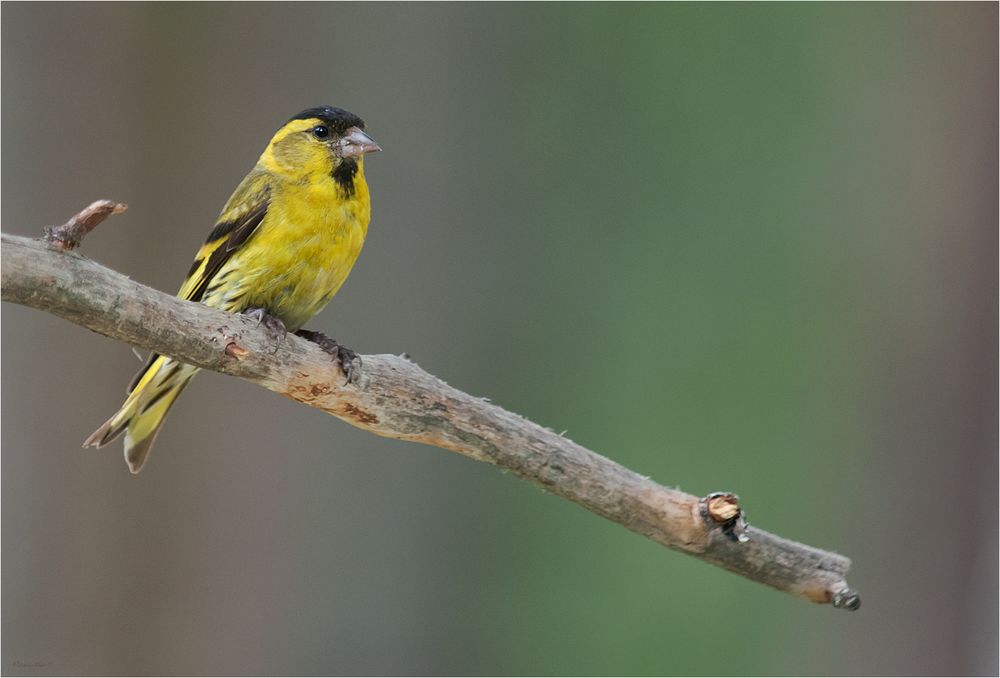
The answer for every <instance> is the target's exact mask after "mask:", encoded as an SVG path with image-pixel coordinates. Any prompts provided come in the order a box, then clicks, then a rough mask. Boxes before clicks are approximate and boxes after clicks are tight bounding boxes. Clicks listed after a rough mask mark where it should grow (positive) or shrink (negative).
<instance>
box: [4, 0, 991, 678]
mask: <svg viewBox="0 0 1000 678" xmlns="http://www.w3.org/2000/svg"><path fill="white" fill-rule="evenodd" d="M2 19H3V21H2V78H3V95H4V96H3V99H4V105H3V108H2V113H0V117H2V125H3V142H4V143H3V157H2V172H3V175H2V182H3V229H4V231H5V232H11V233H18V234H23V235H35V234H38V233H39V229H40V228H41V227H42V226H44V225H46V224H53V223H62V222H63V221H64V220H65V219H66V218H67V217H68V216H70V215H71V214H73V213H74V212H76V211H77V210H78V209H79V208H81V207H83V206H84V205H86V204H88V203H89V202H90V201H91V200H94V199H97V198H114V199H118V200H124V201H126V202H128V203H129V205H130V209H129V211H128V213H127V214H126V215H124V216H120V217H115V218H113V219H111V220H110V221H109V222H107V223H106V224H105V225H103V226H102V227H100V228H99V229H97V231H96V232H95V233H94V234H93V235H91V236H90V237H89V238H88V239H87V241H86V242H85V244H84V247H83V253H84V254H85V255H86V256H88V257H91V258H93V259H95V260H97V261H99V262H101V263H103V264H106V265H108V266H110V267H112V268H114V269H117V270H119V271H122V272H124V273H126V274H128V275H129V276H131V277H133V278H135V279H136V280H139V281H141V282H143V283H146V284H149V285H152V286H154V287H157V288H159V289H163V290H167V291H170V292H173V291H175V290H176V289H177V286H178V284H179V282H180V280H181V278H182V277H183V275H184V273H185V271H186V270H187V268H188V266H189V264H190V261H191V259H192V257H193V255H194V252H195V251H196V249H197V247H198V245H199V244H200V243H201V242H202V240H203V239H204V237H205V235H206V234H207V232H208V230H209V229H210V228H211V227H212V225H213V223H214V219H215V217H216V215H217V214H218V211H219V210H220V208H221V207H222V205H223V203H224V202H225V200H226V199H227V197H228V196H229V193H230V192H231V191H232V189H233V188H234V187H235V185H236V184H237V182H238V181H239V180H240V179H241V178H242V176H243V175H244V174H245V173H246V171H247V170H248V169H249V168H250V167H251V166H252V165H253V163H254V162H255V160H256V158H257V156H258V155H259V153H260V152H261V150H262V149H263V147H264V145H265V144H266V142H267V140H268V139H269V137H270V135H271V134H272V133H273V131H274V130H275V129H277V128H278V127H279V126H280V125H281V124H282V123H283V122H284V121H285V120H286V119H287V118H288V117H290V116H291V115H293V114H295V113H297V112H298V111H299V110H301V109H304V108H307V107H311V106H315V105H319V104H333V105H337V106H342V107H345V108H348V109H349V110H351V111H354V112H356V113H358V114H360V115H362V116H363V117H364V118H365V119H366V121H367V123H368V127H369V129H370V131H371V132H372V135H373V136H374V137H375V138H376V139H377V140H378V142H379V143H380V144H381V145H382V147H383V148H384V149H385V152H384V153H381V154H379V155H377V156H373V157H372V158H370V160H369V162H368V163H367V174H368V178H369V183H370V185H371V189H372V195H373V220H372V224H371V229H370V231H369V237H368V242H367V246H366V248H365V251H364V253H363V254H362V256H361V258H360V260H359V262H358V264H357V266H356V267H355V270H354V273H353V275H352V276H351V278H350V279H349V280H348V282H347V284H346V285H345V287H344V288H343V290H342V291H341V293H340V294H339V295H338V297H337V298H336V299H335V300H334V302H333V303H332V304H331V305H330V307H329V308H328V309H327V310H326V311H324V312H323V313H322V314H321V315H320V316H318V317H317V318H316V319H315V320H314V321H313V322H312V323H311V325H310V326H311V327H313V328H314V329H320V330H324V331H326V332H327V333H329V334H330V335H331V336H335V337H337V338H338V339H340V340H342V341H343V342H344V343H345V344H346V345H348V346H351V347H353V348H355V349H357V350H359V351H363V352H366V353H376V352H391V353H400V352H403V351H406V352H409V353H410V354H411V355H412V356H413V357H414V359H415V360H416V361H417V362H418V363H420V365H422V366H423V367H424V368H425V369H427V370H429V371H430V372H432V373H434V374H436V375H438V376H440V377H442V378H444V379H445V380H447V381H448V382H449V383H451V384H453V385H455V386H457V387H459V388H461V389H463V390H465V391H468V392H470V393H473V394H476V395H483V396H488V397H489V398H491V399H492V400H493V401H495V402H497V403H499V404H501V405H503V406H505V407H507V408H508V409H511V410H513V411H515V412H518V413H520V414H523V415H525V416H527V417H529V418H530V419H533V420H534V421H536V422H539V423H541V424H543V425H546V426H549V427H551V428H553V429H555V430H557V431H562V430H564V429H565V430H567V431H568V433H567V435H568V436H570V437H571V438H573V439H574V440H576V441H577V442H579V443H581V444H583V445H586V446H588V447H590V448H591V449H593V450H596V451H598V452H601V453H603V454H605V455H607V456H610V457H612V458H613V459H615V460H617V461H619V462H621V463H623V464H625V465H626V466H628V467H630V468H632V469H634V470H636V471H638V472H640V473H642V474H645V475H649V476H652V478H654V479H655V480H657V481H659V482H661V483H664V484H667V485H671V486H675V485H676V486H679V487H681V488H682V489H684V490H687V491H689V492H692V493H695V494H704V493H706V492H708V491H712V490H719V489H726V490H733V491H735V492H738V493H739V494H740V495H741V497H742V498H743V502H744V504H745V507H746V508H747V510H748V512H749V518H750V521H751V523H752V524H754V525H757V526H758V527H761V528H764V529H768V530H771V531H774V532H777V533H779V534H781V535H783V536H786V537H790V538H794V539H798V540H801V541H805V542H807V543H809V544H813V545H816V546H819V547H823V548H827V549H831V550H836V551H839V552H842V553H845V554H847V555H849V556H850V557H851V558H852V559H853V561H854V567H853V569H852V572H851V575H850V581H851V583H852V584H853V585H854V586H855V587H856V588H857V589H858V590H859V591H860V592H861V593H862V596H863V601H864V602H863V607H862V609H861V610H860V611H859V612H857V613H854V614H851V613H846V612H842V611H838V610H834V609H832V608H829V607H819V606H814V605H810V604H807V603H804V602H802V601H800V600H797V599H795V598H792V597H790V596H788V595H785V594H781V593H778V592H775V591H772V590H769V589H766V588H763V587H761V586H759V585H756V584H753V583H750V582H748V581H745V580H743V579H740V578H738V577H736V576H734V575H732V574H729V573H726V572H723V571H721V570H718V569H716V568H713V567H711V566H708V565H705V564H703V563H701V562H698V561H696V560H694V559H691V558H689V557H687V556H684V555H680V554H677V553H674V552H671V551H669V550H666V549H664V548H662V547H660V546H658V545H656V544H654V543H652V542H650V541H647V540H645V539H643V538H641V537H639V536H637V535H635V534H632V533H630V532H628V531H626V530H625V529H623V528H621V527H619V526H618V525H614V524H612V523H609V522H606V521H604V520H603V519H601V518H598V517H596V516H594V515H592V514H590V513H588V512H586V511H584V510H582V509H580V508H579V507H577V506H575V505H573V504H571V503H569V502H567V501H565V500H562V499H559V498H556V497H553V496H551V495H547V494H545V493H544V492H542V491H540V490H538V489H536V488H534V487H532V486H529V485H527V484H526V483H524V482H521V481H518V480H517V479H515V478H513V477H511V476H507V475H504V474H502V473H500V472H498V471H497V469H495V468H492V467H489V466H486V465H483V464H477V463H475V462H472V461H470V460H468V459H465V458H462V457H460V456H457V455H455V454H451V453H447V452H444V451H441V450H437V449H432V448H427V447H421V446H417V445H413V444H408V443H403V442H398V441H393V440H384V439H380V438H376V437H374V436H372V435H369V434H365V433H363V432H360V431H358V430H355V429H353V428H351V427H350V426H348V425H347V424H344V423H342V422H340V421H338V420H336V419H333V418H331V417H329V416H327V415H324V414H322V413H320V412H318V411H316V410H311V409H309V408H306V407H303V406H300V405H296V404H294V403H292V402H291V401H289V400H286V399H284V398H281V397H279V396H277V395H275V394H272V393H269V392H267V391H264V390H262V389H260V388H257V387H254V386H252V385H250V384H247V383H243V382H240V381H237V380H234V379H231V378H225V377H222V376H219V375H216V374H203V375H201V376H200V377H198V379H196V380H195V381H194V383H193V384H192V386H191V388H189V389H188V390H187V391H186V392H185V394H184V397H183V398H181V400H180V401H179V403H178V405H177V406H176V407H175V408H174V410H173V412H172V414H171V417H170V420H169V421H168V423H167V425H166V426H165V427H164V430H163V433H162V435H161V436H160V439H159V442H158V444H157V447H156V449H155V451H154V453H153V455H152V457H151V460H150V463H149V464H148V465H147V466H146V468H145V470H144V471H143V473H142V474H141V475H140V476H137V477H132V476H130V475H129V473H128V471H127V470H126V467H125V464H124V462H123V460H122V456H121V447H120V445H119V444H116V445H115V446H114V447H112V448H107V449H104V450H100V451H97V450H87V451H81V450H80V449H79V448H80V443H81V442H82V441H83V439H84V438H85V437H86V436H87V435H88V434H90V433H91V432H92V431H93V430H94V429H95V428H96V427H97V426H98V425H99V424H100V423H101V422H103V421H104V420H105V419H106V418H107V417H108V416H109V415H110V414H111V413H112V412H113V411H114V410H115V409H116V408H117V407H118V405H119V404H120V402H121V399H122V396H123V391H124V388H125V385H126V383H127V382H128V381H129V379H130V378H131V376H132V374H133V372H134V371H135V370H136V369H137V368H138V367H139V363H138V361H137V360H136V358H135V357H134V356H133V355H132V353H131V351H130V350H129V347H128V346H125V345H123V344H120V343H116V342H113V341H110V340H107V339H104V338H102V337H100V336H98V335H96V334H92V333H90V332H88V331H86V330H83V329H81V328H79V327H77V326H75V325H71V324H69V323H67V322H65V321H62V320H58V319H56V318H55V317H52V316H49V315H47V314H45V313H42V312H39V311H34V310H29V309H25V308H21V307H16V306H12V305H8V304H5V305H4V307H3V314H2V319H3V330H2V340H3V354H2V369H3V381H2V408H3V409H2V444H3V457H2V460H3V461H2V463H3V467H2V471H3V474H2V478H3V479H2V490H3V498H2V509H3V513H2V528H3V558H2V567H3V573H2V574H3V603H2V611H3V627H2V631H3V640H2V654H3V668H2V670H3V672H4V673H6V674H8V675H38V674H39V673H52V674H111V675H128V674H136V675H147V674H181V675H183V674H251V675H260V674H344V673H347V674H362V675H367V674H399V673H403V674H515V675H520V674H584V675H591V674H641V675H650V674H695V675H698V674H741V675H754V674H804V675H810V674H818V675H841V674H845V675H852V674H890V675H895V674H921V675H922V674H996V672H997V670H998V666H997V527H996V501H997V476H998V469H997V407H998V403H997V367H998V366H997V233H998V228H997V143H998V139H997V33H996V25H997V5H996V4H995V3H977V4H957V3H956V4H931V3H918V4H821V5H813V4H810V5H796V4H740V5H730V4H642V5H623V4H614V5H611V4H587V5H575V4H557V5H522V4H501V5H492V4H476V5H457V4H438V5H420V4H406V5H402V4H392V3H380V4H371V5H366V4H281V5H278V4H238V3H227V4H196V5H191V4H174V5H160V4H152V3H143V4H125V3H120V4H119V3H115V4H72V5H66V4H12V3H5V4H4V5H3V8H2ZM32 665H34V666H32Z"/></svg>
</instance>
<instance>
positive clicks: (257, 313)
mask: <svg viewBox="0 0 1000 678" xmlns="http://www.w3.org/2000/svg"><path fill="white" fill-rule="evenodd" d="M243 315H245V316H246V317H248V318H251V319H253V320H256V321H257V324H258V325H263V326H264V329H265V330H267V336H268V337H270V339H271V341H273V342H274V352H275V353H277V351H278V347H280V346H281V342H283V341H284V340H285V335H287V334H288V330H286V329H285V323H283V322H282V321H281V319H280V318H278V317H277V316H273V315H271V314H270V313H268V312H267V309H264V308H256V307H254V308H248V309H247V310H245V311H243Z"/></svg>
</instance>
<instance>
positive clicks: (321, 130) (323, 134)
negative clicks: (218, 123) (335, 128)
mask: <svg viewBox="0 0 1000 678" xmlns="http://www.w3.org/2000/svg"><path fill="white" fill-rule="evenodd" d="M312 133H313V136H314V137H316V138H317V139H326V138H327V137H328V136H330V128H329V127H327V126H326V125H316V126H315V127H313V128H312Z"/></svg>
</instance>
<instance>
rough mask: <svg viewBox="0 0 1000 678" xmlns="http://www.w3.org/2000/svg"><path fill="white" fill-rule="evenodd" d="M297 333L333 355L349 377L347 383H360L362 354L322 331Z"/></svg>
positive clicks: (300, 331)
mask: <svg viewBox="0 0 1000 678" xmlns="http://www.w3.org/2000/svg"><path fill="white" fill-rule="evenodd" d="M295 334H296V336H299V337H302V338H303V339H306V340H308V341H311V342H312V343H314V344H316V345H317V346H319V347H320V348H321V349H323V350H324V351H326V352H327V353H329V354H330V355H331V356H333V360H334V362H337V363H339V364H340V369H341V370H343V372H344V376H345V377H347V382H346V383H348V384H356V383H358V377H359V376H360V375H361V356H359V355H358V354H357V353H355V352H354V351H352V350H351V349H349V348H347V347H346V346H341V345H340V344H338V343H337V340H336V339H331V338H330V337H328V336H326V335H325V334H323V333H322V332H313V331H312V330H299V331H297V332H296V333H295Z"/></svg>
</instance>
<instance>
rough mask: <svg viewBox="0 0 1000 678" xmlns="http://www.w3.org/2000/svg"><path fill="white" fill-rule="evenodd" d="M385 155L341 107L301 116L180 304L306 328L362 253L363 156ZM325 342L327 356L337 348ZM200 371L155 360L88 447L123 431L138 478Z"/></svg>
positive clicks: (238, 199)
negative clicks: (169, 414) (168, 417)
mask: <svg viewBox="0 0 1000 678" xmlns="http://www.w3.org/2000/svg"><path fill="white" fill-rule="evenodd" d="M378 150H381V149H380V148H379V147H378V145H377V144H375V142H374V141H373V140H372V139H371V138H370V137H369V136H368V135H367V134H365V132H364V122H363V121H362V120H361V119H360V118H358V117H357V116H356V115H354V114H352V113H348V112H347V111H344V110H343V109H339V108H333V107H329V106H323V107H319V108H313V109H309V110H306V111H303V112H302V113H300V114H299V115H296V116H295V117H294V118H292V119H291V120H290V121H288V123H286V124H285V126H284V127H282V128H281V129H280V130H278V131H277V132H276V133H275V135H274V137H272V139H271V141H270V143H269V144H268V145H267V148H266V149H264V152H263V153H262V154H261V156H260V159H259V160H258V161H257V165H256V166H255V167H254V168H253V169H252V170H251V171H250V173H249V174H248V175H247V176H246V177H245V178H244V179H243V181H242V182H240V185H239V186H238V187H237V188H236V190H235V191H234V192H233V195H232V197H231V198H230V199H229V201H228V202H227V203H226V206H225V207H224V208H223V210H222V213H221V214H220V216H219V220H218V223H217V224H216V226H215V228H214V229H213V230H212V232H211V233H210V234H209V236H208V239H207V240H206V241H205V244H204V245H202V247H201V249H200V250H198V253H197V255H195V260H194V263H193V264H192V266H191V270H190V271H189V272H188V276H187V278H185V280H184V282H183V284H182V285H181V288H180V291H179V292H178V296H180V297H182V298H184V299H189V300H192V301H200V302H202V303H204V304H206V305H208V306H213V307H215V308H221V309H223V310H226V311H230V312H234V313H238V312H242V311H248V310H258V312H260V313H262V314H263V315H264V316H265V317H267V316H270V318H269V321H270V322H271V323H272V326H273V323H274V321H275V320H277V321H280V323H278V324H279V325H284V327H285V328H286V329H288V330H290V331H296V330H299V329H300V328H301V327H302V325H304V324H305V323H306V322H308V321H309V319H310V318H312V317H313V316H314V315H315V314H317V313H319V311H321V310H322V309H323V307H324V306H326V304H327V302H329V301H330V299H332V298H333V295H335V294H336V293H337V290H339V289H340V286H341V285H343V283H344V281H345V280H346V279H347V276H348V274H349V273H350V272H351V268H352V267H353V266H354V262H355V260H357V258H358V255H359V254H360V253H361V247H362V246H363V245H364V241H365V235H366V234H367V232H368V221H369V219H370V217H371V203H370V201H369V194H368V184H367V183H366V182H365V174H364V155H365V154H366V153H371V152H374V151H378ZM317 336H319V337H321V338H322V340H324V341H326V342H327V343H326V345H324V344H322V343H321V345H324V348H327V349H328V350H330V346H331V345H332V346H333V347H336V344H334V343H333V342H330V341H329V340H327V339H326V338H325V337H322V335H317ZM340 351H341V353H342V354H350V352H349V351H347V349H343V348H342V347H340ZM197 371H198V370H197V368H195V367H192V366H191V365H185V364H182V363H178V362H176V361H174V360H172V359H170V358H167V357H165V356H159V355H155V354H154V355H152V356H150V358H149V361H148V362H147V364H146V366H145V367H144V368H143V370H141V371H140V372H139V374H137V375H136V377H135V379H133V383H132V386H131V387H130V388H129V395H128V397H127V398H126V400H125V402H124V404H123V405H122V407H121V408H120V409H119V410H118V412H116V413H115V415H114V416H112V417H111V418H110V419H109V420H108V421H107V422H105V423H104V425H103V426H101V428H99V429H98V430H97V431H95V432H94V434H93V435H91V436H90V438H88V439H87V441H86V442H84V446H85V447H87V446H94V447H102V446H103V445H106V444H108V443H109V442H111V441H112V440H114V439H115V438H117V437H118V436H119V435H121V434H122V433H124V434H125V459H126V461H127V462H128V465H129V469H130V470H131V471H132V472H133V473H138V472H139V470H140V469H141V468H142V465H143V463H144V462H145V459H146V455H147V454H148V453H149V449H150V447H151V446H152V444H153V441H154V440H155V438H156V435H157V433H158V432H159V429H160V426H161V425H162V424H163V419H164V417H165V416H166V414H167V412H168V411H169V409H170V407H171V405H173V403H174V402H175V400H176V398H177V396H178V395H179V394H180V392H181V390H182V389H183V388H184V386H186V385H187V383H188V381H190V380H191V378H192V377H193V376H194V375H195V373H196V372H197ZM349 374H350V373H349Z"/></svg>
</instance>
